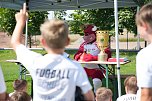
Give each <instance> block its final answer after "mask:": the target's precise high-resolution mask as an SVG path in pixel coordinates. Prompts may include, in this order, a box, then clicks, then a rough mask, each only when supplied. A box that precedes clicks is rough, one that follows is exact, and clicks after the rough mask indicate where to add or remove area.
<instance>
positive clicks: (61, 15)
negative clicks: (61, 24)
mask: <svg viewBox="0 0 152 101" xmlns="http://www.w3.org/2000/svg"><path fill="white" fill-rule="evenodd" d="M54 15H55V17H56V18H57V19H61V20H64V16H66V15H67V13H66V10H58V11H54Z"/></svg>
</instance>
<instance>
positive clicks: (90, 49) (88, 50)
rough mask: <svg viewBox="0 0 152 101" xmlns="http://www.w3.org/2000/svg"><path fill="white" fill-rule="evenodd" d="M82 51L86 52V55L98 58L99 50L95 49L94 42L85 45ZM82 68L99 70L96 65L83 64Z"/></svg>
mask: <svg viewBox="0 0 152 101" xmlns="http://www.w3.org/2000/svg"><path fill="white" fill-rule="evenodd" d="M84 50H85V51H86V53H87V54H91V55H93V56H98V54H99V53H100V50H99V48H98V47H97V44H96V42H94V43H92V44H85V45H84ZM84 67H86V68H89V69H95V68H99V66H98V65H97V64H85V66H84Z"/></svg>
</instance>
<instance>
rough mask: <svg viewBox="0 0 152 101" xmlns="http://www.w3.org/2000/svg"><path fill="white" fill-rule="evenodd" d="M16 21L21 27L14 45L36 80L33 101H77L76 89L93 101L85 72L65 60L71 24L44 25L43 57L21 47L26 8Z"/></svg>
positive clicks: (13, 38) (47, 23)
mask: <svg viewBox="0 0 152 101" xmlns="http://www.w3.org/2000/svg"><path fill="white" fill-rule="evenodd" d="M15 17H16V21H17V23H16V27H15V29H14V32H13V35H12V40H11V43H12V46H13V49H14V50H15V52H16V54H17V59H18V61H19V62H21V63H22V64H23V65H24V66H25V67H26V69H27V70H28V71H29V72H30V74H31V76H32V78H33V92H34V96H33V101H74V98H75V89H76V86H79V87H80V88H81V89H82V92H83V94H84V96H85V99H86V100H89V101H93V100H94V95H93V92H92V87H91V85H90V83H89V81H88V78H87V75H86V73H85V71H84V69H83V68H82V67H81V65H80V64H78V63H76V62H73V61H72V60H70V59H68V58H67V57H64V56H63V53H64V48H65V46H66V45H68V44H69V38H68V33H69V31H68V26H67V24H66V23H65V22H63V21H61V20H50V21H47V22H45V23H44V24H42V25H41V28H40V30H41V34H42V38H41V40H40V42H41V44H42V46H43V47H44V49H45V50H46V51H47V53H48V54H46V55H44V56H42V55H41V54H38V53H35V52H32V51H30V50H28V49H27V48H26V47H25V46H24V45H22V44H21V35H22V31H23V28H24V26H25V22H26V19H27V12H26V5H25V4H24V7H23V9H21V10H20V12H19V13H17V14H16V15H15Z"/></svg>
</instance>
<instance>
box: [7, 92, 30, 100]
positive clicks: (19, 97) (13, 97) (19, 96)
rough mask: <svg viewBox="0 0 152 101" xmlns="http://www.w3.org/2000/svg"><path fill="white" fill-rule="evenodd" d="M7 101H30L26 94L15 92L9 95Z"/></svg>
mask: <svg viewBox="0 0 152 101" xmlns="http://www.w3.org/2000/svg"><path fill="white" fill-rule="evenodd" d="M9 101H31V96H30V95H28V94H27V93H26V92H18V91H17V92H15V93H13V94H12V95H11V97H10V100H9Z"/></svg>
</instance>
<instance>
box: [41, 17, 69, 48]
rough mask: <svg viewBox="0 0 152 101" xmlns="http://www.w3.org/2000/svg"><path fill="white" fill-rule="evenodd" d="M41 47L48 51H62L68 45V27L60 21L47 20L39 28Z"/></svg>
mask: <svg viewBox="0 0 152 101" xmlns="http://www.w3.org/2000/svg"><path fill="white" fill-rule="evenodd" d="M40 30H41V34H42V40H41V42H42V45H43V46H44V47H45V46H47V47H48V48H50V49H63V48H64V47H65V46H66V45H68V44H69V38H68V34H69V30H68V25H67V24H66V23H65V22H64V21H61V20H57V19H54V20H48V21H46V22H45V23H44V24H42V25H41V27H40Z"/></svg>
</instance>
